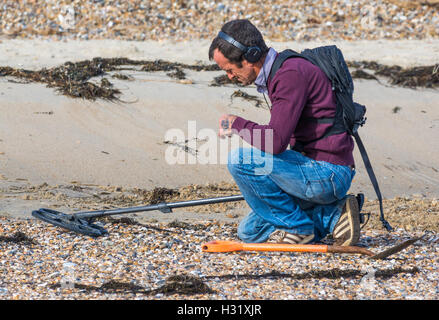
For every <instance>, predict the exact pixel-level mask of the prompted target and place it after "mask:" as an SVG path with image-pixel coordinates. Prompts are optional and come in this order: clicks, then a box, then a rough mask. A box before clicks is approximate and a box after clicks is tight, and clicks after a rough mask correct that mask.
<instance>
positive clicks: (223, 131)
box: [218, 114, 237, 138]
mask: <svg viewBox="0 0 439 320" xmlns="http://www.w3.org/2000/svg"><path fill="white" fill-rule="evenodd" d="M236 118H237V116H235V115H233V114H223V115H222V116H221V118H220V119H219V132H218V136H219V137H220V138H225V137H230V136H231V135H232V134H233V132H232V124H233V121H235V119H236Z"/></svg>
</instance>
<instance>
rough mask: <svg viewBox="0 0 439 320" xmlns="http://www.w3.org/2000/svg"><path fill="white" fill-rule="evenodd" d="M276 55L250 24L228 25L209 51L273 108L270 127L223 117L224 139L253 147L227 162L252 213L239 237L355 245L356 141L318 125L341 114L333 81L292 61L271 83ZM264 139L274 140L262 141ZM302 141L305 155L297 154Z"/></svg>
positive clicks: (306, 64)
mask: <svg viewBox="0 0 439 320" xmlns="http://www.w3.org/2000/svg"><path fill="white" fill-rule="evenodd" d="M277 54H278V53H277V52H276V51H275V50H274V49H273V48H268V47H267V45H266V44H265V42H264V39H263V37H262V35H261V33H260V32H259V30H258V29H257V28H256V27H255V26H254V25H253V24H252V23H250V22H249V21H248V20H233V21H230V22H228V23H226V24H224V26H223V27H222V28H221V31H220V32H219V34H218V36H217V37H215V39H214V40H213V41H212V44H211V46H210V48H209V59H210V60H214V61H215V62H216V63H217V65H218V66H219V67H220V68H221V69H222V70H224V71H225V72H226V73H227V75H228V77H229V78H230V79H231V80H232V79H233V80H238V81H239V82H240V83H242V84H244V85H249V84H252V83H254V84H255V85H256V88H257V91H258V92H260V93H263V94H264V95H265V94H268V96H269V98H270V101H271V104H272V106H271V108H270V121H269V123H268V124H266V125H261V124H258V123H255V122H253V121H250V120H247V119H244V118H242V117H239V116H236V115H232V114H226V115H223V116H222V117H221V118H220V119H219V121H220V129H219V135H220V136H222V137H226V136H231V135H232V134H238V135H240V136H241V138H242V139H244V140H245V141H246V142H248V143H249V144H250V145H252V146H253V148H238V149H235V150H232V152H231V153H230V154H229V159H228V168H229V171H230V173H231V175H232V176H233V178H234V180H235V182H236V184H237V185H238V187H239V188H240V190H241V192H242V194H243V196H244V198H245V200H246V202H247V203H248V205H249V207H250V208H251V210H252V211H251V212H250V213H249V214H248V215H247V216H246V217H245V218H244V219H243V220H242V221H241V222H240V224H239V227H238V236H239V237H240V239H241V240H243V241H245V242H267V241H268V242H278V243H293V244H305V243H311V242H317V241H320V240H321V239H323V238H324V237H326V236H327V235H328V234H331V235H332V237H333V239H334V240H335V243H336V244H338V245H354V244H356V243H357V242H358V240H359V237H360V218H359V205H358V202H357V199H356V197H355V196H354V195H350V194H349V195H347V192H348V190H349V188H350V185H351V182H352V179H353V177H354V175H355V169H354V168H355V167H354V157H353V149H354V141H353V139H352V137H351V136H350V135H349V134H348V133H346V132H345V133H341V134H337V135H331V136H328V137H324V138H322V137H323V135H324V133H325V130H326V129H327V128H328V124H322V123H317V122H316V121H315V119H316V118H326V117H334V115H335V110H336V103H335V97H334V94H333V91H332V86H331V83H330V81H329V79H328V78H327V77H326V76H325V74H324V73H323V71H321V70H320V69H319V68H318V67H317V66H315V65H313V64H312V63H310V62H308V61H307V60H305V59H302V58H293V59H288V60H286V61H285V62H284V63H283V64H282V66H281V67H280V68H279V70H278V71H277V72H276V74H275V75H274V77H273V78H272V79H270V78H269V77H268V75H269V74H270V71H271V68H272V66H273V62H274V60H275V58H276V56H277ZM313 120H314V121H313ZM244 132H245V134H244ZM256 135H258V137H259V138H257V137H256ZM260 136H262V137H264V136H265V137H267V136H270V137H272V139H271V141H270V142H269V143H267V142H265V143H264V142H261V138H260ZM320 138H322V139H320ZM262 140H264V139H262ZM299 144H300V145H301V146H302V147H301V149H300V152H299V151H296V150H294V149H295V146H297V145H299ZM289 146H292V148H291V149H290V148H289ZM255 148H257V149H258V152H255ZM265 161H270V162H271V167H270V170H269V171H267V170H265V171H264V170H261V164H262V163H264V162H265Z"/></svg>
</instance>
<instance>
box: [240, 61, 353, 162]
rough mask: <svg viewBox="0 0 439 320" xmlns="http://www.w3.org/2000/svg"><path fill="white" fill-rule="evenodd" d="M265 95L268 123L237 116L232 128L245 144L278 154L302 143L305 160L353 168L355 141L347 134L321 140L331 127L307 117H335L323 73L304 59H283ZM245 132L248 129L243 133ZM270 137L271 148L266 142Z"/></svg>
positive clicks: (329, 91)
mask: <svg viewBox="0 0 439 320" xmlns="http://www.w3.org/2000/svg"><path fill="white" fill-rule="evenodd" d="M267 87H268V96H269V97H270V100H271V103H272V108H271V117H270V122H269V123H268V124H267V125H260V124H257V123H255V122H252V121H249V120H246V119H244V118H242V117H238V118H237V119H236V120H235V121H234V122H233V126H232V129H234V130H237V131H238V134H239V135H240V136H241V137H242V138H243V139H244V140H245V141H246V142H248V143H250V144H251V145H253V146H254V147H257V148H258V149H261V150H262V151H265V152H270V153H273V154H279V153H282V152H284V151H285V150H286V149H287V148H288V145H292V146H294V144H295V143H296V140H297V141H300V142H302V143H304V144H305V148H304V150H303V151H304V152H305V155H306V156H307V157H310V158H312V159H314V160H317V161H327V162H330V163H333V164H339V165H354V157H353V154H352V152H353V149H354V141H353V139H352V137H351V136H350V135H349V134H347V133H341V134H337V135H332V136H329V137H326V138H324V139H320V140H318V141H315V142H311V143H308V144H307V142H309V141H312V140H315V139H317V138H319V137H322V136H323V135H324V133H325V130H326V129H327V128H328V127H329V126H330V124H318V123H316V122H313V121H309V120H307V119H309V118H327V117H333V116H334V115H335V96H334V94H333V92H332V89H331V83H330V81H329V80H328V78H327V77H326V76H325V74H324V73H323V72H322V71H321V70H320V69H319V68H318V67H317V66H315V65H313V64H312V63H310V62H308V61H307V60H305V59H301V58H293V59H288V60H286V61H285V62H284V63H283V65H282V67H281V68H279V70H278V71H277V72H276V75H275V76H274V77H273V79H271V81H270V80H269V81H268V85H267ZM243 129H247V130H243ZM265 134H267V137H268V136H272V137H273V138H272V145H271V143H270V142H269V141H271V139H267V140H265V139H264V138H262V139H261V138H260V137H261V136H262V137H265Z"/></svg>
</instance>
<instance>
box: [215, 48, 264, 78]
mask: <svg viewBox="0 0 439 320" xmlns="http://www.w3.org/2000/svg"><path fill="white" fill-rule="evenodd" d="M213 60H215V62H216V64H217V65H218V66H219V67H220V68H221V69H222V70H224V71H225V72H226V73H227V76H228V77H229V79H230V80H232V79H236V80H238V81H239V82H240V83H242V84H243V85H245V86H247V85H249V84H251V83H253V82H254V81H255V80H256V78H257V74H256V72H255V70H254V65H253V64H252V63H249V62H248V61H246V60H245V59H244V60H243V61H242V67H241V68H239V67H238V66H237V65H236V64H234V63H232V62H230V60H229V59H227V58H226V57H224V55H223V54H222V53H221V51H219V50H218V49H215V51H214V52H213Z"/></svg>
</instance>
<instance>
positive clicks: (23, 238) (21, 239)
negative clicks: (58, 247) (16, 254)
mask: <svg viewBox="0 0 439 320" xmlns="http://www.w3.org/2000/svg"><path fill="white" fill-rule="evenodd" d="M0 242H13V243H23V244H36V242H35V240H34V239H31V238H29V237H28V236H27V235H26V234H24V233H23V232H21V231H17V232H15V233H14V234H13V235H12V236H9V237H8V236H0Z"/></svg>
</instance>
